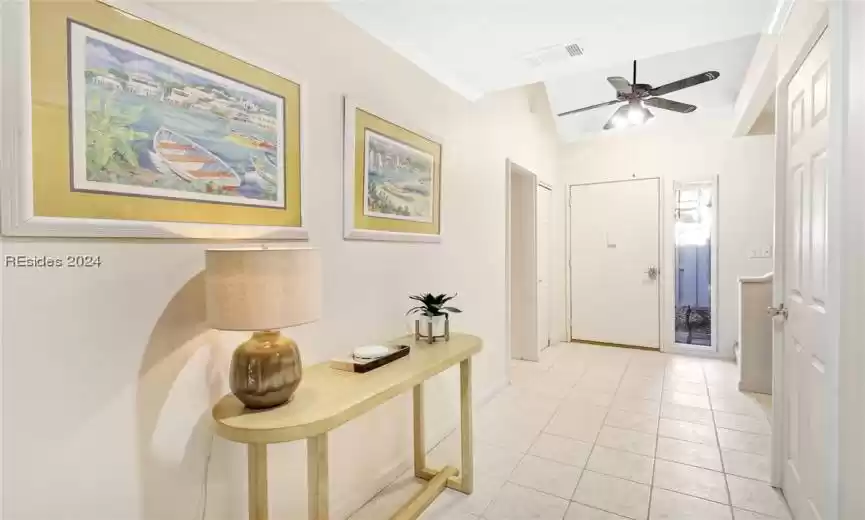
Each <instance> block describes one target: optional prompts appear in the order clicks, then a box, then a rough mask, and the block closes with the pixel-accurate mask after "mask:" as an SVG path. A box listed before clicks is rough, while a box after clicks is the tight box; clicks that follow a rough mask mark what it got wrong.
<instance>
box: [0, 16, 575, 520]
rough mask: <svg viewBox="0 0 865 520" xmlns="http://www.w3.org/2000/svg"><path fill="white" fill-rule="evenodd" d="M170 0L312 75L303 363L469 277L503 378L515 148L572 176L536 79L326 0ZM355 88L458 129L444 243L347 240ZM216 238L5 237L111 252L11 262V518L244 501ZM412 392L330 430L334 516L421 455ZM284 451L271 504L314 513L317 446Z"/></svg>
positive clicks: (21, 246)
mask: <svg viewBox="0 0 865 520" xmlns="http://www.w3.org/2000/svg"><path fill="white" fill-rule="evenodd" d="M159 9H161V11H160V12H162V13H169V14H168V15H165V16H159V18H161V19H162V22H163V23H164V24H166V25H170V26H173V28H175V29H181V30H182V26H183V25H184V24H187V25H191V26H194V27H196V28H198V29H203V30H205V31H208V32H209V33H210V34H212V35H213V40H212V41H211V42H210V43H213V44H215V45H216V46H224V47H230V48H232V49H238V50H239V51H241V52H239V53H240V54H243V55H244V56H248V57H256V56H260V57H261V59H262V60H264V61H266V63H268V64H273V68H274V69H275V71H276V72H280V73H284V74H286V75H287V76H289V77H291V78H292V79H295V80H298V81H302V82H304V84H305V86H306V88H307V92H306V93H307V95H308V105H307V106H305V107H304V110H305V112H306V115H307V121H308V127H307V128H306V129H305V130H306V131H305V134H304V139H305V144H306V150H305V152H306V157H305V158H306V164H305V166H306V168H305V171H304V182H305V193H304V196H305V218H306V222H307V224H308V226H309V230H310V236H311V237H312V239H311V241H312V244H313V245H315V246H317V247H320V248H321V249H322V251H323V255H322V256H323V263H324V315H323V319H322V320H321V321H320V322H318V323H316V324H313V325H310V326H305V327H302V328H299V329H295V330H291V331H289V334H290V335H291V336H293V337H295V338H296V339H297V340H298V343H299V344H300V346H301V351H302V355H303V359H304V361H305V363H307V364H309V363H314V362H318V361H323V360H326V359H328V358H330V357H332V356H334V355H337V354H341V353H344V352H345V351H346V350H347V349H348V348H350V347H351V346H354V345H357V344H361V343H366V342H373V341H376V340H381V339H385V338H389V337H393V336H396V335H398V334H401V333H403V332H404V331H405V330H406V320H405V318H404V317H403V313H404V312H405V310H406V308H407V307H408V300H407V295H408V294H409V293H413V292H417V291H425V290H436V291H448V292H451V291H459V293H460V296H459V299H458V300H456V302H455V303H456V305H458V306H460V307H462V308H463V309H464V311H465V313H464V314H462V315H460V316H458V317H456V318H455V328H456V329H457V330H464V331H469V332H472V333H475V334H478V335H480V336H481V337H483V338H484V340H485V343H486V348H485V351H484V352H483V353H482V354H481V355H480V356H479V359H478V360H477V362H476V363H475V370H476V379H475V382H476V389H475V392H476V393H475V395H476V396H477V397H478V398H479V399H483V398H484V396H488V395H490V393H491V392H492V391H494V390H495V389H497V388H499V387H501V386H502V385H504V384H505V382H506V378H507V356H506V352H505V347H504V345H505V336H504V335H505V323H504V322H505V303H504V302H505V255H504V252H505V187H506V184H505V182H506V176H505V159H506V157H510V158H512V159H513V160H515V161H517V162H519V163H520V164H521V165H523V166H525V167H527V168H529V169H531V170H532V171H533V172H535V173H537V174H538V175H539V176H540V177H541V179H543V180H545V181H547V182H549V183H551V184H553V185H556V186H558V184H559V183H558V182H557V180H556V175H557V172H556V168H555V154H556V145H555V141H554V137H553V135H554V134H553V129H552V125H551V121H550V120H549V117H548V114H546V113H543V111H541V110H538V109H537V108H535V112H536V113H533V112H532V111H531V110H530V107H532V106H534V107H536V106H537V105H536V104H530V103H529V102H528V101H527V95H526V94H527V92H526V91H525V90H514V91H507V92H502V93H499V94H496V95H494V96H491V97H489V98H487V99H484V100H482V101H480V102H478V103H477V104H470V103H469V102H467V101H466V100H464V99H463V98H461V97H459V96H458V95H456V94H455V93H453V92H451V91H449V90H448V89H446V88H445V87H444V86H442V85H441V84H439V83H437V82H436V81H434V80H433V79H431V78H430V77H428V76H427V75H426V74H425V73H423V72H421V71H420V70H419V69H417V68H416V67H415V66H413V65H411V64H410V63H409V62H407V61H406V60H405V59H403V58H402V57H400V56H398V55H397V54H395V53H394V52H392V51H390V50H389V49H387V48H386V47H384V46H383V45H382V44H380V43H379V42H377V41H375V40H374V39H372V38H371V37H369V36H367V35H366V34H365V33H363V32H361V31H360V30H359V29H357V28H356V27H355V26H353V25H351V24H350V23H348V22H347V21H345V20H344V19H343V18H341V17H340V16H339V15H337V14H336V13H334V12H333V11H331V10H330V9H329V8H327V7H326V6H324V5H323V4H320V3H312V2H307V3H283V2H267V3H258V4H250V3H245V2H243V3H222V2H212V3H202V2H195V3H186V4H183V3H177V4H171V5H168V4H162V5H161V6H160V8H159ZM138 13H139V14H141V13H142V11H138ZM238 20H241V21H242V23H241V24H240V25H238V23H237V22H238ZM178 21H179V22H180V23H181V25H180V26H176V25H175V24H176V23H178ZM529 93H530V94H532V95H533V96H534V95H536V93H533V92H531V91H530V92H529ZM343 94H348V95H351V96H354V97H355V99H357V100H369V102H370V103H371V104H374V105H375V106H374V107H372V108H375V107H381V108H383V109H384V110H386V111H387V112H388V113H394V114H401V115H403V116H404V119H405V120H407V121H409V122H412V123H413V124H415V125H416V126H418V127H420V128H422V129H424V130H427V131H429V132H431V133H434V134H436V135H439V136H442V137H443V140H444V164H443V198H442V227H443V240H442V243H441V244H437V245H430V244H399V243H382V242H379V243H364V242H346V241H343V239H342V173H341V172H342V170H341V155H342V149H341V146H342V115H341V111H342V100H341V96H342V95H343ZM559 236H561V235H559ZM208 246H209V244H206V243H201V242H168V241H143V240H139V241H135V240H122V241H121V240H48V239H40V240H24V239H9V240H5V241H4V243H3V247H4V253H5V254H26V255H65V254H73V253H74V254H89V255H99V256H101V258H102V267H101V268H99V269H89V270H85V269H82V270H53V271H38V270H15V271H12V270H9V269H7V270H6V271H5V273H4V275H5V276H4V278H3V286H2V304H3V305H2V316H0V317H2V323H3V325H4V327H5V329H4V330H3V338H2V339H3V347H4V351H3V365H2V379H3V383H4V387H5V388H6V390H7V391H6V395H5V396H4V399H5V400H4V403H3V404H4V407H3V417H2V422H3V424H4V425H5V430H4V431H3V441H4V446H3V449H4V451H3V459H4V460H3V463H4V467H3V470H4V471H3V473H4V476H5V482H4V489H3V491H4V492H3V495H4V498H5V503H4V508H3V518H5V519H6V520H45V519H47V518H64V519H70V520H78V519H82V520H83V519H86V520H133V519H142V520H167V519H171V520H193V519H199V518H202V516H203V515H202V511H203V509H204V507H205V505H206V509H207V511H206V518H207V519H210V520H215V519H228V518H232V519H237V518H243V517H245V507H246V505H245V504H246V496H245V481H246V478H245V472H246V466H245V451H244V449H243V447H242V446H240V445H235V444H231V443H228V442H225V441H222V440H220V439H213V437H212V435H211V433H210V430H209V420H210V419H209V410H210V406H211V405H212V403H213V402H214V401H215V400H216V399H218V398H219V397H220V396H221V395H222V393H223V392H225V391H226V383H225V372H226V370H227V367H228V357H229V356H230V352H231V350H232V349H233V348H234V346H235V345H236V344H237V343H239V342H240V341H241V340H242V338H243V335H241V334H228V333H218V332H215V331H209V330H207V329H206V328H205V326H204V324H203V298H202V290H203V289H202V279H201V275H200V273H201V270H202V268H203V266H204V262H203V259H204V255H203V251H204V249H206V248H207V247H208ZM558 247H559V248H561V247H563V246H562V245H561V244H560V243H559V244H558ZM555 312H557V313H558V314H559V315H560V316H564V311H563V310H562V309H559V310H557V311H555ZM431 386H432V388H431V391H429V392H427V396H428V397H429V401H430V402H429V405H430V406H429V407H428V410H429V414H430V415H429V419H428V421H427V424H428V425H430V428H431V430H432V431H430V432H429V435H430V436H431V439H430V440H436V439H437V438H440V437H441V436H442V435H443V434H444V433H445V430H446V429H448V428H449V427H450V426H453V425H454V424H455V419H456V417H457V415H456V412H457V399H456V396H457V381H456V379H455V378H454V374H453V373H450V374H447V375H446V376H444V377H440V378H438V379H437V380H435V381H434V382H433V383H432V384H431ZM408 404H409V400H407V399H406V398H405V397H403V398H400V399H397V400H395V401H394V402H392V403H390V404H388V405H386V406H384V407H383V408H381V409H379V410H377V411H375V412H373V413H371V414H369V415H368V416H365V417H363V418H361V419H359V420H357V421H354V422H352V423H350V424H349V425H346V426H344V427H342V428H340V429H339V430H337V431H335V432H334V434H333V435H332V437H331V440H332V443H331V447H332V451H331V457H332V458H331V460H332V466H331V477H332V486H333V487H332V494H331V500H332V507H333V509H334V512H335V513H334V515H333V518H340V517H342V516H344V515H345V513H347V512H348V511H350V510H351V509H352V508H354V507H357V506H359V505H361V504H362V503H363V502H364V501H365V500H367V499H368V498H369V497H370V496H371V494H372V493H373V492H374V491H375V490H376V489H378V488H379V487H380V486H382V485H384V483H385V482H386V481H387V479H388V478H389V477H391V476H393V474H394V471H396V470H398V469H399V468H398V466H400V465H402V467H405V464H406V463H407V462H408V460H409V457H410V453H411V451H410V412H409V406H408ZM271 456H272V459H271V460H272V463H271V465H270V468H271V469H270V478H271V486H272V487H271V499H272V504H273V506H272V515H273V517H274V518H303V517H305V511H306V509H305V508H306V505H305V501H306V500H305V484H304V480H305V455H304V447H303V445H302V444H301V443H293V444H288V445H280V446H276V447H273V448H271ZM205 491H206V492H207V500H206V504H205V501H204V498H203V497H204V493H205Z"/></svg>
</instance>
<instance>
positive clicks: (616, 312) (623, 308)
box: [569, 179, 660, 348]
mask: <svg viewBox="0 0 865 520" xmlns="http://www.w3.org/2000/svg"><path fill="white" fill-rule="evenodd" d="M659 187H660V185H659V181H658V179H639V180H632V181H622V182H606V183H598V184H585V185H578V186H571V187H570V193H569V197H570V198H569V205H570V213H571V216H570V224H571V233H570V234H571V236H570V273H571V339H574V340H582V341H594V342H601V343H612V344H617V345H629V346H638V347H649V348H660V320H659V312H660V306H659V302H658V296H659V292H658V291H659V287H660V283H659V280H658V276H657V274H654V275H653V274H652V270H654V271H655V273H657V269H658V266H659V265H660V262H659V247H660V246H659V236H660V235H659V228H660V226H659V212H658V208H659V196H660V191H659Z"/></svg>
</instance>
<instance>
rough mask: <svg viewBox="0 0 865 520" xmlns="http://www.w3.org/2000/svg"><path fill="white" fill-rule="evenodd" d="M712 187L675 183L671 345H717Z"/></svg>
mask: <svg viewBox="0 0 865 520" xmlns="http://www.w3.org/2000/svg"><path fill="white" fill-rule="evenodd" d="M715 193H716V189H715V183H714V182H711V181H708V182H689V183H677V184H676V185H675V188H674V197H673V204H674V210H673V215H674V223H673V226H674V228H673V248H674V252H673V261H674V262H675V267H674V269H675V271H674V280H673V283H674V284H675V285H674V290H673V295H674V299H673V302H674V307H675V309H674V320H673V328H674V342H675V344H676V346H678V347H704V348H711V347H712V346H713V345H715V343H716V336H715V328H716V321H717V320H716V319H715V314H716V312H717V305H716V298H715V296H716V292H717V291H716V290H715V287H717V285H716V284H715V272H716V264H717V256H716V254H715V251H716V243H715V236H716V233H715V225H716V222H717V218H715V215H716V205H717V204H716V200H715Z"/></svg>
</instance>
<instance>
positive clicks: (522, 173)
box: [505, 159, 540, 380]
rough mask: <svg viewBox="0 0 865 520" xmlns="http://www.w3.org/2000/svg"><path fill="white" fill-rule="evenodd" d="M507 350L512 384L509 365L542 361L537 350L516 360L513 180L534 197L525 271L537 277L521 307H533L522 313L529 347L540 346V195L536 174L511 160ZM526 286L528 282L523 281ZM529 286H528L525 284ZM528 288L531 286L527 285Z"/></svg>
mask: <svg viewBox="0 0 865 520" xmlns="http://www.w3.org/2000/svg"><path fill="white" fill-rule="evenodd" d="M505 175H506V177H505V179H506V181H505V348H506V350H507V359H506V360H505V363H506V368H505V370H506V373H507V374H508V380H510V362H511V360H512V359H525V360H527V361H539V359H540V349H537V352H533V351H528V350H527V351H526V352H527V353H528V355H526V354H525V353H524V354H522V355H519V356H517V357H515V356H514V351H513V344H514V341H513V339H514V338H513V324H514V312H513V305H514V299H513V296H512V295H513V287H512V285H513V283H512V282H513V279H514V276H515V273H514V266H513V261H512V260H513V258H512V255H513V253H514V250H513V244H512V243H511V231H512V229H513V218H514V216H513V215H512V212H511V209H512V202H513V196H514V194H513V190H512V188H511V183H512V179H513V178H515V176H519V177H521V178H522V179H523V180H525V181H527V183H528V186H530V187H531V188H532V190H531V191H532V196H531V211H527V212H526V213H527V214H528V216H529V217H530V218H531V223H530V225H529V223H526V225H527V226H526V228H527V229H530V232H531V235H532V237H531V244H532V246H531V249H530V250H529V251H528V252H529V253H530V254H529V255H527V259H528V262H529V266H527V267H526V269H525V273H534V274H532V283H531V285H530V287H533V288H534V289H533V290H530V292H531V294H530V297H529V298H528V299H524V300H522V304H523V305H524V306H528V307H530V308H529V309H526V308H524V309H522V312H521V314H523V315H525V316H527V318H526V319H527V320H528V325H527V327H528V330H527V331H524V334H525V336H526V338H532V340H531V342H530V344H531V345H537V342H538V341H537V338H538V330H537V327H538V287H537V285H538V282H537V272H538V251H537V248H538V237H537V216H538V215H537V201H538V196H537V191H538V184H539V181H538V176H537V174H535V173H533V172H532V171H531V170H529V169H528V168H525V167H523V166H521V165H520V164H518V163H516V162H514V161H513V160H511V159H506V160H505ZM523 276H528V274H524V275H523ZM523 281H524V282H526V281H525V280H523ZM526 283H527V282H526ZM527 286H528V285H527Z"/></svg>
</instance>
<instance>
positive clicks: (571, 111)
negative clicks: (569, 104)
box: [559, 99, 621, 117]
mask: <svg viewBox="0 0 865 520" xmlns="http://www.w3.org/2000/svg"><path fill="white" fill-rule="evenodd" d="M616 103H621V101H620V100H618V99H614V100H613V101H607V102H604V103H598V104H597V105H592V106H588V107H583V108H577V109H575V110H568V111H567V112H562V113H561V114H559V117H562V116H569V115H571V114H578V113H580V112H586V111H588V110H594V109H596V108H601V107H608V106H610V105H615V104H616Z"/></svg>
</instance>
